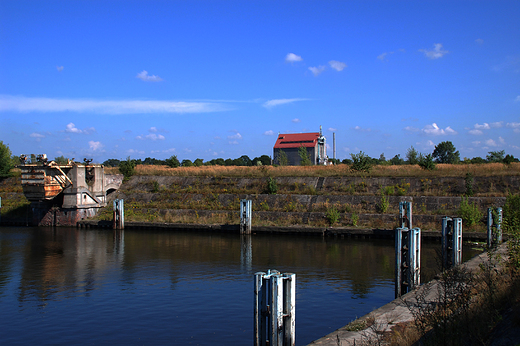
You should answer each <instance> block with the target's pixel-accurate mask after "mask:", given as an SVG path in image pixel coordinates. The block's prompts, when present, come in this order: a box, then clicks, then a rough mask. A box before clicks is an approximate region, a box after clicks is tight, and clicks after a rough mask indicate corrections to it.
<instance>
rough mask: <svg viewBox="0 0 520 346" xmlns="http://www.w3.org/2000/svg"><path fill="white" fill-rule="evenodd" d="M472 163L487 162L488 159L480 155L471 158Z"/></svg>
mask: <svg viewBox="0 0 520 346" xmlns="http://www.w3.org/2000/svg"><path fill="white" fill-rule="evenodd" d="M470 162H471V163H472V164H479V163H486V160H484V159H483V158H481V157H480V156H476V157H474V158H472V159H471V160H470Z"/></svg>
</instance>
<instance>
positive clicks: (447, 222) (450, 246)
mask: <svg viewBox="0 0 520 346" xmlns="http://www.w3.org/2000/svg"><path fill="white" fill-rule="evenodd" d="M441 234H442V239H441V243H442V245H441V247H442V265H443V269H450V268H453V267H455V266H458V265H459V264H461V263H462V219H461V218H458V217H456V218H453V219H452V218H451V217H447V216H445V217H443V218H442V231H441Z"/></svg>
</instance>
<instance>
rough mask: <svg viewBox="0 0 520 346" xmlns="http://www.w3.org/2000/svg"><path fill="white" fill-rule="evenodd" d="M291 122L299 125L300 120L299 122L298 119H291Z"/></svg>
mask: <svg viewBox="0 0 520 346" xmlns="http://www.w3.org/2000/svg"><path fill="white" fill-rule="evenodd" d="M291 121H292V122H293V123H299V122H301V120H300V119H298V118H294V119H293V120H291Z"/></svg>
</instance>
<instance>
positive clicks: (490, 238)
mask: <svg viewBox="0 0 520 346" xmlns="http://www.w3.org/2000/svg"><path fill="white" fill-rule="evenodd" d="M487 216H488V219H487V246H488V248H491V247H493V246H496V245H499V244H500V243H502V208H500V207H497V208H493V207H490V208H488V215H487Z"/></svg>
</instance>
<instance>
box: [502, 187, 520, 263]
mask: <svg viewBox="0 0 520 346" xmlns="http://www.w3.org/2000/svg"><path fill="white" fill-rule="evenodd" d="M502 211H503V216H504V218H503V221H502V223H503V231H504V233H507V234H509V237H510V238H509V242H508V252H509V263H510V265H511V267H512V268H514V269H517V270H518V269H520V194H517V195H512V194H510V195H509V196H507V199H506V203H505V205H504V208H503V209H502Z"/></svg>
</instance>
